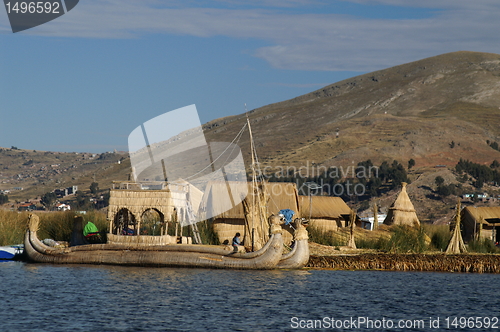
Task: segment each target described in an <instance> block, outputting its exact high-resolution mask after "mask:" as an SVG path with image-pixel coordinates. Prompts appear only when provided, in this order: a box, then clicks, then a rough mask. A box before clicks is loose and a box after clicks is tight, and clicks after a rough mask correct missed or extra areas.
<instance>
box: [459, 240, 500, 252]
mask: <svg viewBox="0 0 500 332" xmlns="http://www.w3.org/2000/svg"><path fill="white" fill-rule="evenodd" d="M467 247H468V248H467V249H468V250H469V251H470V252H477V253H484V254H487V253H490V254H492V253H498V252H500V250H499V249H498V248H497V247H496V246H495V244H494V243H493V241H491V240H490V239H487V238H481V239H479V240H472V241H469V243H468V245H467Z"/></svg>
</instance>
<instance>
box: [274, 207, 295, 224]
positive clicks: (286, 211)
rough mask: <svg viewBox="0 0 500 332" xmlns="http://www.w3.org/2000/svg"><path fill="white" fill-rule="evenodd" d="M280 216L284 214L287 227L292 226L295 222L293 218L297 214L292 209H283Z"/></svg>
mask: <svg viewBox="0 0 500 332" xmlns="http://www.w3.org/2000/svg"><path fill="white" fill-rule="evenodd" d="M278 213H279V214H282V215H283V217H285V225H290V224H291V223H292V221H293V216H294V215H295V212H294V211H293V210H290V209H283V210H280V212H278Z"/></svg>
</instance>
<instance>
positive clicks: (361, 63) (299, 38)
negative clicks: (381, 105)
mask: <svg viewBox="0 0 500 332" xmlns="http://www.w3.org/2000/svg"><path fill="white" fill-rule="evenodd" d="M216 2H217V3H218V4H219V7H220V5H221V4H238V6H233V7H232V6H229V5H228V6H227V8H207V7H203V5H204V4H206V2H199V1H191V2H187V3H188V4H190V5H192V7H190V8H186V7H185V6H186V5H185V4H184V5H183V4H182V3H180V2H179V1H168V2H166V1H155V0H148V1H136V0H107V1H97V0H86V1H80V3H79V4H78V7H76V8H75V9H74V10H73V11H71V12H70V13H68V14H67V15H65V16H63V17H61V18H59V19H57V20H54V21H53V22H50V23H48V24H45V25H42V26H40V27H37V28H36V29H33V30H29V33H31V34H37V35H47V36H67V37H83V38H134V37H139V36H141V35H144V34H149V33H164V34H178V35H191V36H198V37H211V36H228V37H234V38H253V39H257V40H262V41H263V42H265V43H266V44H270V46H265V47H261V48H258V49H256V50H254V55H255V56H257V57H259V58H262V59H264V60H265V61H267V62H268V63H269V64H271V65H272V66H274V67H276V68H283V69H301V70H354V71H370V70H375V69H381V68H385V67H388V66H392V65H395V64H398V63H405V62H408V61H412V60H417V59H420V58H423V57H426V56H432V55H437V54H440V53H445V52H451V51H458V50H471V51H487V52H498V53H500V37H499V36H498V28H499V24H498V16H499V14H500V2H498V1H497V0H485V1H481V2H472V1H469V0H433V1H431V0H418V1H417V0H409V1H404V2H403V1H397V0H377V1H373V0H350V2H356V3H359V4H370V5H373V4H384V5H397V6H402V5H405V6H410V7H424V8H433V9H439V10H438V11H437V12H436V14H435V15H434V16H432V17H429V18H424V19H400V20H395V19H367V18H362V17H356V16H355V15H351V16H347V15H337V14H312V13H304V14H301V13H300V11H297V10H294V11H287V10H286V9H284V10H281V9H273V8H276V7H283V8H284V7H299V8H300V6H312V5H311V3H312V4H313V5H314V4H320V5H321V6H322V7H324V6H325V2H322V1H314V0H277V1H274V2H273V4H271V1H270V0H259V1H257V2H252V3H253V5H252V6H248V7H247V9H244V8H242V7H241V5H242V4H248V3H249V1H243V2H241V1H239V2H236V1H234V0H219V1H216ZM212 3H214V2H212ZM256 4H259V5H260V6H261V7H260V8H257V7H256V6H255V5H256ZM195 5H196V6H195ZM200 6H201V7H200ZM271 6H273V7H271ZM308 8H309V7H308ZM4 25H5V24H4Z"/></svg>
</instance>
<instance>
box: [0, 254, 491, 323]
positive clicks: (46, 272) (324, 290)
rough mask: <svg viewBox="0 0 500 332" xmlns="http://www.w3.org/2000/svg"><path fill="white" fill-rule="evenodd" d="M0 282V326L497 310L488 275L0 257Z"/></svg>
mask: <svg viewBox="0 0 500 332" xmlns="http://www.w3.org/2000/svg"><path fill="white" fill-rule="evenodd" d="M0 281H1V285H2V292H1V293H0V294H1V295H0V299H2V301H1V303H2V304H3V309H4V311H3V313H4V318H3V319H2V322H1V323H0V324H1V325H0V331H16V332H17V331H50V332H57V331H297V330H301V329H298V328H297V327H300V326H304V327H307V324H308V323H309V324H310V323H311V322H313V321H320V320H321V321H322V322H323V320H324V319H326V320H329V319H331V318H334V320H348V319H350V318H351V317H353V319H358V317H366V318H368V319H371V320H380V321H381V320H382V319H390V320H392V321H393V322H394V323H397V322H398V321H399V320H425V324H426V326H425V328H402V329H400V328H397V327H394V328H393V329H391V331H429V330H430V328H429V326H427V325H428V324H429V318H432V319H436V318H437V317H439V318H440V322H439V323H440V324H439V328H434V329H432V330H433V331H445V330H447V329H446V328H445V322H444V319H445V318H446V317H450V316H451V317H455V316H458V317H460V316H463V317H472V316H480V317H484V316H488V317H493V316H495V317H499V316H500V312H499V309H500V299H499V296H498V295H497V291H498V288H499V284H500V276H499V275H492V274H458V273H429V272H382V271H328V270H309V271H308V270H300V271H233V270H207V269H181V268H139V267H120V266H89V265H49V264H27V263H22V262H2V263H0ZM294 317H295V318H294ZM330 321H331V320H330ZM316 323H318V322H316ZM322 324H323V323H322ZM317 327H319V325H317ZM321 327H323V328H325V327H328V326H326V325H321ZM458 327H459V326H458ZM498 329H500V326H498ZM309 330H311V329H309ZM326 330H328V329H326ZM330 330H332V331H333V330H335V331H339V329H330ZM350 330H352V331H357V330H359V331H367V330H372V331H375V330H378V331H379V330H381V329H376V328H373V329H367V328H365V327H363V328H360V327H359V326H356V328H351V329H350ZM450 330H451V329H450ZM453 330H457V329H453ZM458 330H460V329H458ZM465 330H471V331H472V330H474V331H482V330H485V329H484V328H482V329H478V328H473V329H465ZM490 330H492V331H493V330H495V329H490Z"/></svg>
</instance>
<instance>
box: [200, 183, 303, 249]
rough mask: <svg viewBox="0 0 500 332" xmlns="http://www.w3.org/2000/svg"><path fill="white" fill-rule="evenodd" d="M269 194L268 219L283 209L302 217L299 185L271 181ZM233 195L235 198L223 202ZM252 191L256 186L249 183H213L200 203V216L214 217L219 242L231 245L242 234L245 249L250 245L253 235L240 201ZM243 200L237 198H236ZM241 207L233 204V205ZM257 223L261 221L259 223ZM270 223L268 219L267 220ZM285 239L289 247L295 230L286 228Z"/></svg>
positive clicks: (208, 186)
mask: <svg viewBox="0 0 500 332" xmlns="http://www.w3.org/2000/svg"><path fill="white" fill-rule="evenodd" d="M264 187H265V192H266V200H267V202H266V205H267V217H269V216H270V215H272V214H278V212H279V211H280V210H282V209H290V210H293V211H294V212H295V217H300V213H299V203H298V192H297V187H296V185H295V183H282V182H267V183H265V184H264ZM228 188H230V190H229V191H230V192H231V194H230V196H232V197H233V199H229V198H228V199H221V198H224V197H228ZM250 192H252V184H251V183H245V182H220V181H214V182H209V183H208V185H207V188H206V190H205V194H204V195H203V200H202V202H201V204H200V214H205V215H207V216H212V221H213V226H214V230H215V232H216V233H217V235H218V237H219V241H220V242H221V243H224V242H225V241H226V240H227V241H228V242H229V243H230V241H231V240H232V238H233V237H234V235H235V234H236V233H237V232H238V233H240V234H241V235H242V237H243V242H244V243H245V246H246V245H247V244H249V243H250V234H247V233H248V228H246V227H245V211H244V207H243V204H242V203H241V202H240V201H241V198H242V197H245V196H246V195H247V193H250ZM235 197H236V198H240V199H234V198H235ZM234 201H237V202H238V203H237V204H234V205H232V202H234ZM256 222H257V221H256ZM266 222H267V218H266ZM283 228H284V230H285V231H284V232H283V240H284V242H285V243H286V244H289V243H291V241H292V239H293V229H291V228H290V227H288V226H286V227H283Z"/></svg>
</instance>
